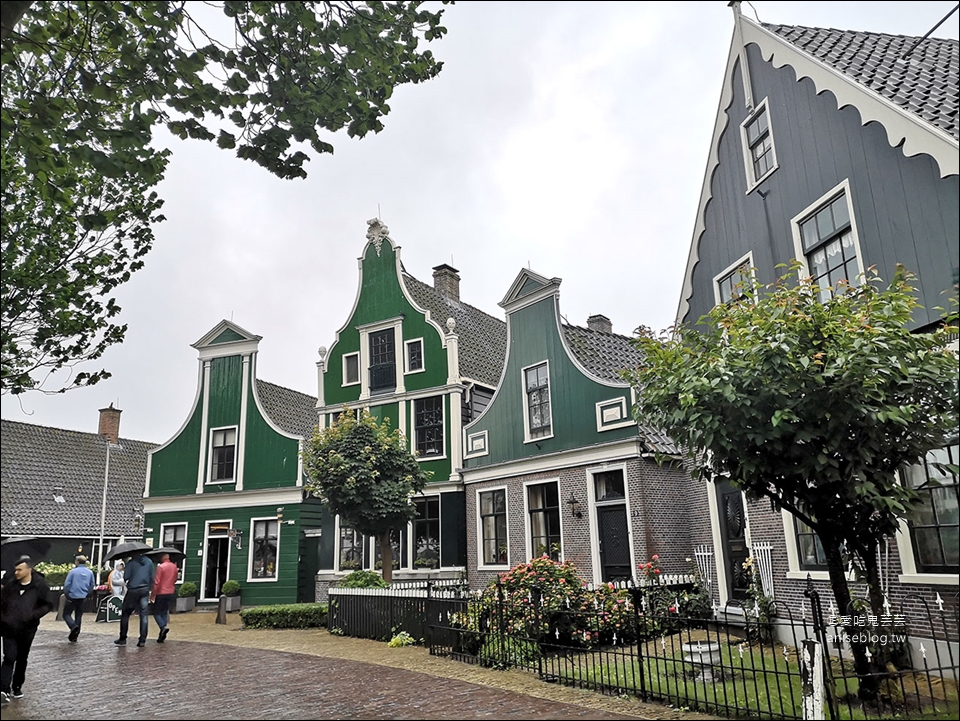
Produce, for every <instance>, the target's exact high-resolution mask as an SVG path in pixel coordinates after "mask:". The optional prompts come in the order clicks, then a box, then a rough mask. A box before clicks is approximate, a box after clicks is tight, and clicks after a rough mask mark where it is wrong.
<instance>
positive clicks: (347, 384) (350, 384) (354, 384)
mask: <svg viewBox="0 0 960 721" xmlns="http://www.w3.org/2000/svg"><path fill="white" fill-rule="evenodd" d="M358 385H360V381H354V382H353V383H341V384H340V387H341V388H351V387H353V386H358Z"/></svg>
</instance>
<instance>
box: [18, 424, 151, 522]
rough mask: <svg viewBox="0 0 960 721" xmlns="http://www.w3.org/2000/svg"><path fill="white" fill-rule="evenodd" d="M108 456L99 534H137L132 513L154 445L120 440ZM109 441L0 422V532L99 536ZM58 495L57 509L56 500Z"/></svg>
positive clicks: (100, 437)
mask: <svg viewBox="0 0 960 721" xmlns="http://www.w3.org/2000/svg"><path fill="white" fill-rule="evenodd" d="M119 445H120V447H119V448H117V447H116V446H114V447H113V448H112V449H111V451H110V476H109V479H108V483H107V516H106V523H105V527H104V529H105V535H106V536H108V537H114V538H115V537H117V536H120V535H127V536H139V535H140V533H139V532H137V531H136V529H135V525H134V508H135V505H136V504H137V503H139V502H141V499H142V498H143V489H144V484H145V481H146V477H147V452H148V451H150V450H151V449H153V448H156V447H157V444H156V443H148V442H145V441H134V440H130V439H128V438H121V439H120V444H119ZM106 452H107V443H106V441H105V440H104V439H103V437H102V436H100V435H97V434H96V433H81V432H79V431H70V430H63V429H60V428H49V427H47V426H38V425H33V424H30V423H21V422H19V421H11V420H6V419H3V421H2V434H0V495H2V498H0V508H2V511H0V533H2V534H3V535H4V536H8V535H13V536H19V535H36V536H83V537H90V536H91V534H95V533H99V530H100V514H101V505H102V503H103V485H104V470H105V465H106ZM55 491H56V495H60V496H62V497H63V499H64V502H63V503H58V502H56V501H55V500H54V495H55Z"/></svg>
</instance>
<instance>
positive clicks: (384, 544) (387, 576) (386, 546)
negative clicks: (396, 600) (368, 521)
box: [380, 531, 393, 583]
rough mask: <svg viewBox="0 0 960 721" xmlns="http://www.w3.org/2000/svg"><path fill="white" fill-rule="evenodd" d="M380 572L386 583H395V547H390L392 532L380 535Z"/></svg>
mask: <svg viewBox="0 0 960 721" xmlns="http://www.w3.org/2000/svg"><path fill="white" fill-rule="evenodd" d="M380 571H381V574H382V575H383V580H384V581H386V582H387V583H393V546H391V545H390V531H387V532H386V533H381V534H380Z"/></svg>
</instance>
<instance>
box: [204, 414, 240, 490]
mask: <svg viewBox="0 0 960 721" xmlns="http://www.w3.org/2000/svg"><path fill="white" fill-rule="evenodd" d="M210 446H211V448H210V481H211V482H213V483H224V482H231V481H233V480H234V474H235V471H236V461H237V429H236V427H233V428H218V429H215V430H213V431H211V438H210Z"/></svg>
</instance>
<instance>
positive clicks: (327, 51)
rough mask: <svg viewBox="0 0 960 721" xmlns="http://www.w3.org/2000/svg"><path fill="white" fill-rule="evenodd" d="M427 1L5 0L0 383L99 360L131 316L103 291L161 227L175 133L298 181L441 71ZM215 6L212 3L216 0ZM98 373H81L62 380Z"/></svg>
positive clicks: (28, 382) (378, 125)
mask: <svg viewBox="0 0 960 721" xmlns="http://www.w3.org/2000/svg"><path fill="white" fill-rule="evenodd" d="M423 5H424V3H423V2H390V3H387V2H374V1H368V2H350V1H347V0H343V1H338V2H247V1H235V0H227V1H226V2H221V3H212V2H210V3H192V2H191V3H188V2H183V1H182V0H181V1H178V2H157V1H139V2H138V1H132V2H92V3H91V2H81V1H80V0H51V1H50V2H36V3H35V2H4V3H2V4H0V13H2V18H0V19H2V43H0V60H2V70H3V88H2V96H3V107H2V114H0V142H2V169H3V178H2V186H3V208H2V211H3V217H4V220H3V227H2V233H3V234H2V243H3V268H2V270H3V281H2V282H3V291H2V293H3V311H2V313H3V320H2V339H0V341H2V353H3V361H2V374H0V390H2V392H4V393H7V392H9V393H14V394H17V393H22V392H24V391H27V390H30V389H36V388H42V385H43V381H42V379H38V376H42V374H43V373H44V372H47V373H49V372H53V371H57V370H60V369H63V368H66V367H71V366H73V365H74V364H76V363H78V362H81V361H86V360H93V359H96V358H98V357H99V356H100V355H101V354H102V353H103V351H104V350H105V349H106V348H107V347H109V346H110V345H112V344H114V343H117V342H120V341H121V340H122V338H123V335H124V332H125V330H126V327H125V326H123V325H120V324H118V323H116V322H115V316H116V315H117V313H118V312H119V310H120V309H119V307H118V306H117V305H116V302H115V301H114V300H113V299H112V298H109V295H110V293H111V291H113V290H114V288H116V286H117V285H119V284H121V283H124V282H126V281H127V280H128V279H129V277H130V275H131V274H132V273H133V272H135V271H136V270H138V269H139V268H140V267H141V266H142V265H143V258H144V256H145V254H146V253H147V252H148V251H149V250H150V248H151V245H152V243H153V240H154V238H153V231H152V226H153V225H154V224H155V223H158V222H160V221H162V220H163V216H162V215H160V214H159V208H160V206H161V204H162V201H161V200H160V199H159V198H158V197H157V196H156V194H155V193H153V192H152V191H151V188H153V187H155V186H156V185H157V184H158V183H159V182H160V181H161V180H162V178H163V174H164V171H165V169H166V166H167V162H168V158H169V151H168V150H166V149H162V148H158V147H156V146H155V145H154V144H153V140H154V137H153V131H154V129H155V128H156V127H157V126H158V125H163V126H165V127H166V128H167V129H168V130H169V131H170V132H171V133H172V134H173V135H175V136H177V137H179V138H184V139H186V138H193V139H198V140H205V141H214V142H216V143H217V145H218V146H219V147H220V148H223V149H228V150H233V151H234V152H235V153H236V154H237V156H238V157H240V158H243V159H246V160H252V161H253V162H255V163H257V164H258V165H261V166H262V167H264V168H266V169H267V170H268V171H269V172H271V173H273V174H274V175H277V176H278V177H280V178H303V177H306V174H307V173H306V170H305V169H304V165H305V163H306V161H307V160H309V156H308V155H307V153H306V152H304V150H303V149H301V148H303V147H308V148H309V149H312V150H313V151H314V152H315V153H318V154H324V153H332V152H333V150H334V148H333V145H332V144H331V142H330V141H331V140H332V136H333V134H334V133H336V132H338V131H341V130H344V129H345V130H346V132H347V135H348V136H350V137H357V138H363V137H364V136H366V135H367V134H368V133H370V132H374V133H376V132H379V131H380V130H382V129H383V122H382V119H383V117H384V116H385V115H387V114H388V113H389V112H390V105H389V100H390V98H391V96H392V94H393V90H394V88H395V87H397V86H399V85H403V84H406V83H420V82H423V81H426V80H429V79H431V78H433V77H435V76H436V75H437V73H439V72H440V70H441V67H442V63H440V62H437V61H436V60H435V59H434V57H433V54H432V53H431V52H430V51H429V50H422V49H420V48H419V45H420V42H421V41H422V40H425V41H431V40H436V39H440V38H442V36H443V34H444V33H445V32H446V29H445V28H444V27H443V26H442V25H441V24H440V19H441V16H442V14H443V10H438V11H436V12H430V11H428V10H425V9H423ZM217 9H219V11H220V13H219V15H218V14H217V12H216V10H217ZM107 377H109V373H107V372H106V371H105V370H100V371H97V372H93V373H80V374H78V375H76V376H74V377H72V378H71V379H70V381H69V382H67V383H65V384H64V386H63V387H62V388H59V389H57V390H58V391H63V390H65V389H66V388H70V387H77V386H84V385H92V384H93V383H96V382H98V381H99V380H101V379H103V378H107Z"/></svg>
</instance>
